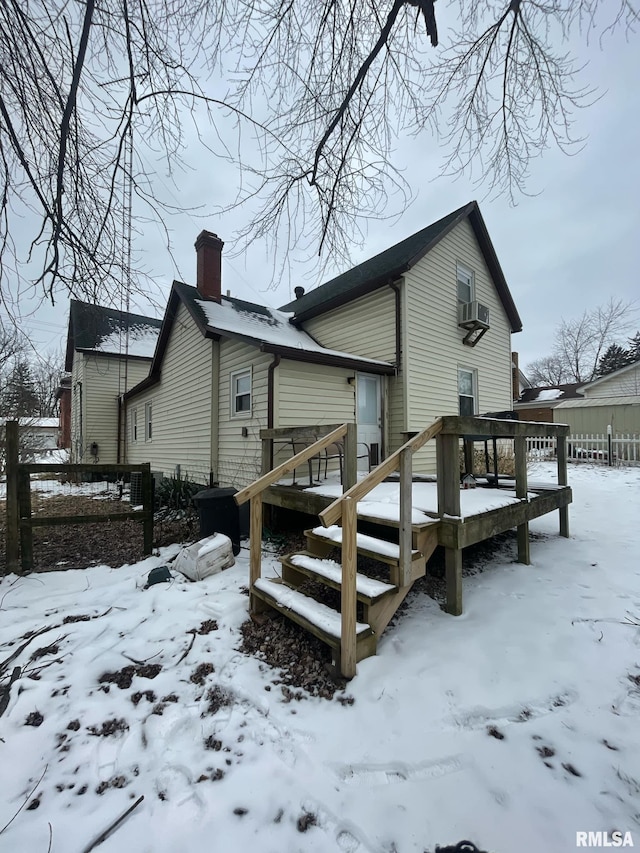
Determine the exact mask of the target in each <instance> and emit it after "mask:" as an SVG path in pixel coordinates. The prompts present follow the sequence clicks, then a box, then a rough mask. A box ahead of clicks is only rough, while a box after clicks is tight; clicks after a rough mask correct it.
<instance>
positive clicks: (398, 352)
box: [389, 281, 402, 376]
mask: <svg viewBox="0 0 640 853" xmlns="http://www.w3.org/2000/svg"><path fill="white" fill-rule="evenodd" d="M389 287H390V288H391V290H393V292H394V293H395V295H396V376H397V375H398V374H399V373H400V360H401V357H402V327H401V325H400V307H401V306H400V288H399V287H398V285H397V284H396V283H395V281H390V282H389Z"/></svg>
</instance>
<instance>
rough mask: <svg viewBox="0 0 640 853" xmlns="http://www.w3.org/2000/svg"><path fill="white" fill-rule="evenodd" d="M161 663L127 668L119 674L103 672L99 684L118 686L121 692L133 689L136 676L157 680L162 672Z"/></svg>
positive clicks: (118, 672) (120, 670)
mask: <svg viewBox="0 0 640 853" xmlns="http://www.w3.org/2000/svg"><path fill="white" fill-rule="evenodd" d="M161 669H162V666H161V665H160V664H159V663H147V664H140V665H138V666H125V667H123V668H122V669H119V670H118V671H117V672H103V673H102V675H101V676H100V678H99V679H98V682H99V683H100V684H116V685H117V686H118V687H119V688H120V689H121V690H127V689H128V688H129V687H131V682H132V681H133V678H134V676H136V675H138V676H140V678H155V677H156V675H158V673H159V672H160V671H161Z"/></svg>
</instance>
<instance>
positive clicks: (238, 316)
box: [195, 297, 388, 364]
mask: <svg viewBox="0 0 640 853" xmlns="http://www.w3.org/2000/svg"><path fill="white" fill-rule="evenodd" d="M195 302H196V303H197V305H198V307H199V308H200V309H201V311H202V312H203V314H204V315H205V318H206V321H207V324H208V325H210V326H211V327H212V328H214V329H216V330H217V331H219V332H229V333H232V334H236V335H242V336H243V337H246V338H253V339H254V340H256V341H260V342H261V343H269V344H274V345H275V346H280V347H289V348H290V349H299V350H302V351H304V352H317V353H323V354H324V355H333V356H338V357H339V358H349V359H353V360H357V361H362V362H363V363H367V364H388V362H385V361H378V360H376V359H373V358H362V357H361V356H358V355H353V354H352V353H348V352H340V351H339V350H331V349H327V348H326V347H323V346H321V345H320V344H319V343H317V342H316V341H314V339H313V338H312V337H311V336H310V335H308V334H307V333H306V332H303V331H301V330H300V329H296V327H295V326H294V325H292V324H291V323H290V322H289V318H290V317H291V316H293V315H291V314H286V313H285V312H284V311H278V310H277V309H276V308H268V307H266V306H263V305H255V304H253V303H252V302H242V301H241V300H239V299H233V300H231V299H226V298H225V297H223V298H222V301H221V302H220V303H218V302H213V301H208V300H204V299H196V300H195Z"/></svg>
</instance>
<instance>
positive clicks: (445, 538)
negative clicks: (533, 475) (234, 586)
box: [263, 480, 573, 550]
mask: <svg viewBox="0 0 640 853" xmlns="http://www.w3.org/2000/svg"><path fill="white" fill-rule="evenodd" d="M416 482H419V481H416ZM478 488H480V489H482V488H489V487H485V486H482V485H479V486H478ZM500 489H511V490H513V491H515V480H505V481H502V482H501V485H500ZM491 491H495V489H494V488H491ZM528 491H529V499H528V500H520V501H517V502H515V501H514V503H511V504H509V505H507V506H502V507H497V508H495V509H490V510H485V511H484V512H479V513H476V514H474V515H467V516H466V517H465V518H451V517H448V516H447V517H444V518H441V519H439V520H440V524H439V526H438V545H442V546H443V547H444V548H454V549H456V550H458V549H461V548H467V547H468V546H469V545H475V544H476V542H482V541H483V540H485V539H490V538H491V537H492V536H497V535H498V534H499V533H504V532H505V531H506V530H511V529H512V528H514V527H518V526H519V525H521V524H525V523H528V522H529V521H532V520H533V519H534V518H539V517H540V516H541V515H547V513H550V512H554V511H555V510H560V509H563V508H565V507H567V506H569V504H570V503H571V501H572V499H573V497H572V493H571V487H570V486H557V485H555V484H543V483H540V484H535V485H531V486H529V489H528ZM532 495H533V496H532ZM334 500H335V498H333V497H328V496H327V495H318V494H315V493H314V492H310V491H309V486H307V487H304V486H301V485H296V486H291V485H289V486H285V485H274V486H270V487H269V488H268V489H267V490H265V492H264V494H263V501H264V503H265V504H268V505H271V506H277V507H282V508H283V509H290V510H294V511H296V512H302V513H305V514H306V515H309V516H318V515H319V514H320V513H321V512H322V510H324V509H326V508H327V507H328V506H329V505H330V504H331V503H333V501H334ZM421 511H422V512H424V515H425V521H428V519H429V518H434V519H435V518H439V516H438V513H437V512H429V511H423V510H421ZM366 520H367V521H368V522H369V523H370V524H379V525H380V526H392V527H397V525H396V524H393V523H390V521H389V519H386V518H376V517H375V516H371V515H369V516H367V518H366Z"/></svg>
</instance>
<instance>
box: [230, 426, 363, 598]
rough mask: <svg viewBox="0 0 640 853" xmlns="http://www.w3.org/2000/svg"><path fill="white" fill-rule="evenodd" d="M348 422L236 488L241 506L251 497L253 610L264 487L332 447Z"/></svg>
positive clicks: (250, 544)
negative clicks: (243, 485) (240, 487)
mask: <svg viewBox="0 0 640 853" xmlns="http://www.w3.org/2000/svg"><path fill="white" fill-rule="evenodd" d="M348 426H349V425H348V424H346V423H345V424H341V426H339V427H337V429H333V430H331V432H329V433H327V434H326V435H325V436H323V437H322V438H319V439H318V440H317V441H315V442H314V443H313V444H310V445H309V447H305V448H304V450H301V451H300V452H299V453H296V454H295V455H294V456H292V457H291V458H290V459H287V460H286V461H285V462H283V463H282V464H281V465H278V466H277V468H273V469H272V470H271V471H268V472H267V473H266V474H263V475H262V476H261V477H258V479H257V480H254V481H253V483H250V484H249V485H248V486H245V488H244V489H240V491H239V492H236V494H235V495H234V498H235V501H236V503H237V504H238V506H240V505H241V504H243V503H246V501H251V505H250V509H249V608H250V610H251V612H252V613H253V612H255V610H256V601H255V597H254V596H253V594H252V593H253V587H254V584H255V582H256V581H257V580H259V578H260V576H261V574H262V515H263V513H262V493H263V491H264V490H265V489H268V488H269V486H272V485H273V484H274V483H277V481H278V480H279V479H280V478H281V477H283V476H284V475H285V474H289V473H290V472H291V471H293V470H294V469H296V468H298V467H299V466H300V465H302V464H303V463H304V462H306V461H307V460H308V459H311V458H312V457H313V456H315V455H316V454H317V453H320V452H321V451H322V450H324V448H325V447H329V445H330V444H333V443H334V442H336V441H340V439H341V438H343V437H344V436H346V434H347V429H348Z"/></svg>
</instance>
